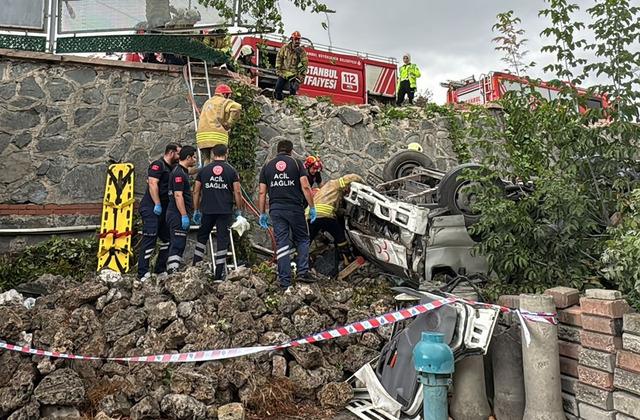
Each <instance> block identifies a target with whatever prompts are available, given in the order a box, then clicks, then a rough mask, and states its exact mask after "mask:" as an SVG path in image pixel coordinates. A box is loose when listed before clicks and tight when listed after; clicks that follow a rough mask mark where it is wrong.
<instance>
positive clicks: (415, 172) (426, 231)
mask: <svg viewBox="0 0 640 420" xmlns="http://www.w3.org/2000/svg"><path fill="white" fill-rule="evenodd" d="M480 169H481V167H480V166H479V165H475V164H464V165H460V166H456V167H454V168H452V169H450V170H449V171H446V172H444V171H440V170H438V169H436V168H435V167H434V165H433V162H432V161H431V159H430V158H429V157H428V156H426V155H424V154H422V153H420V152H417V151H413V150H407V151H403V152H400V153H398V154H396V155H395V156H393V157H392V158H391V159H390V160H389V162H388V163H387V165H385V168H384V171H383V175H382V178H377V179H376V177H375V176H374V177H373V179H371V178H370V179H369V180H368V181H369V183H370V184H371V185H375V186H374V187H372V186H368V185H364V184H362V183H352V184H351V188H350V191H349V194H348V195H347V196H346V197H345V200H346V215H345V223H346V228H347V232H348V236H349V238H350V240H351V242H352V244H353V245H354V246H355V247H356V248H357V249H358V251H359V252H360V253H361V254H363V255H364V256H365V257H366V258H367V259H369V260H370V261H372V262H374V263H375V264H377V265H379V266H381V267H382V268H383V269H385V270H386V271H388V272H391V273H395V274H397V275H398V276H400V277H402V278H405V279H408V280H409V282H408V283H409V285H410V286H412V287H409V288H396V289H395V290H396V291H397V292H398V295H397V296H396V302H397V306H398V307H399V308H400V307H403V306H408V305H413V304H417V303H421V304H425V303H430V302H433V301H435V300H438V299H442V298H443V297H447V296H450V294H451V293H452V294H459V295H463V289H462V288H461V287H458V286H459V285H461V284H462V283H463V282H461V281H460V280H461V279H464V280H466V283H468V284H469V285H471V286H472V287H471V291H472V292H473V289H474V288H476V289H477V286H474V285H473V283H474V281H473V279H474V277H475V278H479V279H483V278H484V275H485V274H486V272H487V263H486V260H485V259H484V258H483V257H482V256H479V255H475V254H474V253H473V252H472V250H473V247H474V245H475V244H476V242H475V240H474V238H472V236H471V234H470V233H469V231H468V228H469V227H470V226H471V225H472V224H473V223H475V222H476V221H477V220H478V218H479V216H480V215H479V214H478V213H477V212H475V211H474V209H473V204H474V200H475V194H476V192H477V188H479V187H482V185H480V184H479V183H478V182H477V181H474V180H473V177H472V176H469V175H470V174H472V173H473V171H478V170H480ZM500 184H501V185H503V183H502V182H500ZM438 280H443V283H444V284H445V286H439V285H438V283H440V281H438ZM416 288H417V289H419V290H415V289H416ZM466 291H469V288H467V289H466ZM465 297H469V298H472V299H477V297H478V296H474V295H473V293H471V295H469V294H467V295H466V296H465ZM498 312H499V311H498V309H496V307H487V306H484V305H478V304H475V303H474V302H472V301H458V302H456V303H454V304H451V305H446V306H443V307H441V308H439V309H438V310H436V311H432V312H427V313H424V314H422V315H419V316H417V317H416V318H415V319H414V320H412V321H410V322H407V323H399V324H395V325H394V331H393V333H392V337H391V339H390V340H389V341H388V342H387V343H386V344H385V346H384V348H383V350H382V351H381V353H380V356H379V358H378V359H377V360H376V361H373V362H371V363H369V364H366V365H365V366H363V367H362V369H360V370H359V371H358V372H357V373H356V374H355V378H357V380H356V379H355V378H354V381H353V386H354V388H355V390H354V391H355V393H356V398H355V399H354V400H352V401H351V403H350V404H349V406H348V407H347V408H348V409H349V410H350V411H351V412H353V413H354V414H355V415H357V416H358V417H360V418H362V419H385V420H391V419H401V418H415V417H416V416H417V415H419V412H420V410H421V407H422V385H421V384H420V383H419V382H418V378H417V373H416V371H415V368H414V365H413V358H412V350H413V348H414V347H415V345H416V344H417V343H418V341H419V340H420V335H421V333H422V331H437V332H440V333H442V334H443V335H444V342H445V343H447V344H448V345H449V347H451V349H452V350H453V353H454V356H455V359H456V360H460V359H462V358H464V357H466V356H470V355H474V354H484V353H486V351H487V348H488V346H489V343H490V340H491V336H492V334H493V329H494V327H495V325H496V322H497V319H498V315H499V313H498Z"/></svg>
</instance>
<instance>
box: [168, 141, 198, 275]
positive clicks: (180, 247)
mask: <svg viewBox="0 0 640 420" xmlns="http://www.w3.org/2000/svg"><path fill="white" fill-rule="evenodd" d="M195 164H196V149H195V148H194V147H193V146H184V147H183V148H182V149H181V150H180V161H179V162H178V164H177V165H176V167H175V168H173V170H172V171H171V174H170V175H169V206H168V208H167V224H168V225H169V234H170V235H171V244H170V245H169V258H168V259H167V272H168V273H169V274H172V273H175V272H176V271H178V268H179V267H180V263H181V262H182V254H183V253H184V249H185V247H186V246H187V233H189V225H190V224H191V223H190V214H191V212H192V211H193V200H192V198H191V185H190V184H189V168H191V167H193V166H194V165H195Z"/></svg>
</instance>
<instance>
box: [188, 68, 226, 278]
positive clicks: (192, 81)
mask: <svg viewBox="0 0 640 420" xmlns="http://www.w3.org/2000/svg"><path fill="white" fill-rule="evenodd" d="M183 73H184V76H185V79H186V81H187V85H188V86H189V100H190V102H191V108H192V110H193V127H194V129H195V131H196V133H197V132H198V118H199V116H200V107H202V105H204V103H205V102H206V101H207V100H208V99H210V98H211V81H210V80H209V66H208V65H207V62H206V61H199V60H197V61H194V60H192V59H191V58H190V57H187V65H186V66H185V71H184V72H183ZM202 74H204V76H202ZM199 81H204V83H201V82H200V83H199ZM196 89H198V91H196ZM203 98H204V100H199V99H203ZM196 150H197V151H198V166H199V167H202V154H201V153H200V149H198V148H197V147H196ZM214 229H215V228H214ZM213 240H214V235H213V231H212V232H211V233H210V234H209V252H211V268H212V270H214V271H215V268H216V263H215V250H214V247H213ZM229 240H230V244H231V252H227V258H228V257H229V255H231V258H232V259H233V265H227V269H228V270H232V269H235V268H237V267H238V260H237V258H236V247H235V244H234V242H233V232H232V231H231V229H229Z"/></svg>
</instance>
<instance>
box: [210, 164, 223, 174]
mask: <svg viewBox="0 0 640 420" xmlns="http://www.w3.org/2000/svg"><path fill="white" fill-rule="evenodd" d="M222 171H224V168H223V167H222V166H220V165H218V166H214V167H213V174H214V175H220V174H221V173H222Z"/></svg>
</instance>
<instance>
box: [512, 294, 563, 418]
mask: <svg viewBox="0 0 640 420" xmlns="http://www.w3.org/2000/svg"><path fill="white" fill-rule="evenodd" d="M520 309H523V310H526V311H530V312H555V310H556V307H555V304H554V303H553V298H552V297H551V296H545V295H526V294H522V295H520ZM525 322H526V325H527V329H528V330H529V334H530V337H531V342H530V343H529V345H528V346H527V343H526V340H525V337H524V336H523V337H522V364H523V371H524V372H523V373H524V389H525V394H526V405H525V409H524V417H523V419H524V420H565V415H564V412H563V409H562V390H561V386H560V360H559V358H558V357H559V356H558V328H557V326H555V325H553V324H547V323H544V322H533V321H525ZM523 334H524V331H523Z"/></svg>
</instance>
